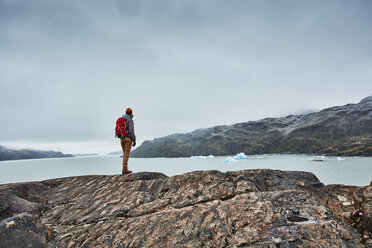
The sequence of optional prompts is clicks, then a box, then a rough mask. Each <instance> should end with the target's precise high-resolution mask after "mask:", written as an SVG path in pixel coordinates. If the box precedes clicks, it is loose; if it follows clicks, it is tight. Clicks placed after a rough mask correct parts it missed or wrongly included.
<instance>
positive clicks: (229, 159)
mask: <svg viewBox="0 0 372 248" xmlns="http://www.w3.org/2000/svg"><path fill="white" fill-rule="evenodd" d="M223 162H225V163H236V162H238V160H236V159H235V158H234V157H231V156H230V157H227V158H226V159H225V160H224V161H223Z"/></svg>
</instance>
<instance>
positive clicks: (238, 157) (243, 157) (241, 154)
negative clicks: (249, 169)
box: [234, 152, 247, 160]
mask: <svg viewBox="0 0 372 248" xmlns="http://www.w3.org/2000/svg"><path fill="white" fill-rule="evenodd" d="M234 159H236V160H243V159H247V155H245V154H244V152H241V153H238V154H236V155H235V156H234Z"/></svg>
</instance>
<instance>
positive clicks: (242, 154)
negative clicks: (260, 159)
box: [223, 152, 247, 163]
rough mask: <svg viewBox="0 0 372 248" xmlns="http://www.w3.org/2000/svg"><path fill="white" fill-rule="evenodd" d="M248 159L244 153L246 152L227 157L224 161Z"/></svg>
mask: <svg viewBox="0 0 372 248" xmlns="http://www.w3.org/2000/svg"><path fill="white" fill-rule="evenodd" d="M244 159H247V156H246V155H245V154H244V152H241V153H238V154H236V155H235V156H234V157H231V156H229V157H227V158H226V159H225V160H224V161H223V162H225V163H231V162H239V161H241V160H244Z"/></svg>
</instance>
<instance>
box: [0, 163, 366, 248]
mask: <svg viewBox="0 0 372 248" xmlns="http://www.w3.org/2000/svg"><path fill="white" fill-rule="evenodd" d="M30 184H32V185H33V187H25V185H30ZM20 188H21V189H23V191H21V190H20ZM37 192H38V193H37ZM0 194H4V195H5V194H7V195H9V196H11V195H13V196H14V197H15V196H17V197H20V198H22V199H24V201H28V202H29V204H26V205H25V206H26V207H27V208H26V207H25V208H22V207H21V206H18V207H14V206H13V205H14V203H12V204H13V205H12V204H9V203H8V205H6V204H5V203H6V200H4V202H1V201H0V207H2V205H4V206H5V205H6V206H8V207H7V208H6V207H2V208H0V210H2V211H3V212H2V215H1V217H2V222H1V223H0V228H4V229H6V230H7V231H8V232H9V231H11V230H12V228H16V227H17V224H16V223H15V222H14V220H13V219H12V218H14V216H13V215H16V214H20V212H22V211H26V212H27V210H28V209H30V215H27V218H28V219H27V221H28V223H30V222H32V223H34V226H35V227H37V228H36V229H35V228H34V227H32V228H34V229H35V230H40V231H39V232H38V234H40V235H41V236H42V237H44V239H37V240H38V241H40V240H41V241H40V242H44V244H43V246H39V247H365V245H367V244H366V243H362V242H361V241H362V237H361V236H362V235H361V234H360V233H358V231H357V230H356V229H354V228H352V227H351V226H349V225H348V224H346V223H345V222H343V221H342V219H341V218H340V217H339V216H340V214H339V213H340V212H337V211H342V203H341V202H340V201H339V200H338V198H337V197H336V196H334V195H332V194H331V193H330V191H329V189H327V187H325V186H324V185H323V184H322V183H321V182H319V180H318V179H317V178H316V177H315V176H314V175H313V174H312V173H307V172H295V171H278V170H244V171H234V172H226V173H222V172H219V171H195V172H190V173H186V174H183V175H178V176H173V177H170V178H168V177H167V176H165V175H163V174H161V173H151V172H143V173H134V174H130V175H125V176H122V175H113V176H81V177H71V178H60V179H53V180H47V181H43V182H38V183H29V184H27V183H25V184H9V185H3V186H0ZM29 195H31V196H32V197H30V196H29ZM37 196H38V197H37ZM14 197H13V198H14ZM18 203H19V204H25V202H22V201H18ZM1 204H2V205H1ZM9 205H12V207H9ZM4 209H5V210H6V211H5V210H4ZM25 209H26V210H25ZM31 214H32V215H31ZM11 216H13V217H11ZM4 218H5V219H4ZM367 222H368V220H367ZM7 223H8V224H7ZM9 223H11V224H9ZM368 223H369V222H368ZM41 226H42V227H43V228H41ZM18 228H19V226H18ZM25 228H26V229H25V230H27V228H29V227H27V226H26V227H25ZM35 232H37V231H35ZM43 235H44V236H43ZM11 237H13V236H12V234H9V235H7V236H6V237H5V239H7V238H11ZM37 238H39V237H37ZM25 242H26V243H27V241H25ZM0 247H2V246H1V243H0ZM15 247H27V246H15ZM35 247H37V246H35Z"/></svg>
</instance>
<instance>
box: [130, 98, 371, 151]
mask: <svg viewBox="0 0 372 248" xmlns="http://www.w3.org/2000/svg"><path fill="white" fill-rule="evenodd" d="M239 152H244V153H245V154H269V153H293V154H324V155H335V156H372V95H371V96H369V97H366V98H364V99H363V100H362V101H360V102H359V103H357V104H347V105H344V106H337V107H331V108H326V109H323V110H321V111H319V112H313V113H309V114H302V115H289V116H286V117H281V118H265V119H262V120H258V121H249V122H243V123H237V124H234V125H229V126H228V125H224V126H215V127H211V128H204V129H197V130H195V131H193V132H190V133H185V134H172V135H169V136H165V137H162V138H157V139H154V140H151V141H145V142H143V143H142V145H141V146H139V147H138V148H137V149H135V150H134V151H132V153H131V156H133V157H189V156H192V155H210V154H212V155H217V156H218V155H231V154H237V153H239Z"/></svg>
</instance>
